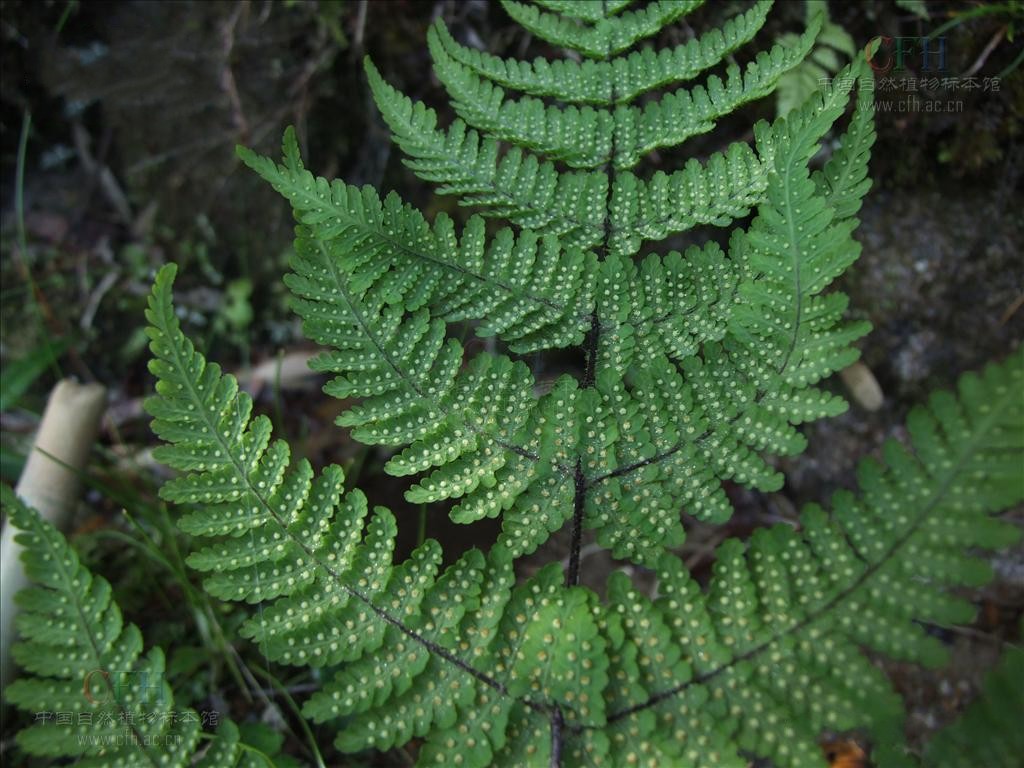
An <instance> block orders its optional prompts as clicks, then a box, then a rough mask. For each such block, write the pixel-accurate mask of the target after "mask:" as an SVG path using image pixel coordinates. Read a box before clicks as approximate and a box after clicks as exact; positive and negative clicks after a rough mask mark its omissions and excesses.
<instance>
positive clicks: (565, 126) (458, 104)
mask: <svg viewBox="0 0 1024 768" xmlns="http://www.w3.org/2000/svg"><path fill="white" fill-rule="evenodd" d="M821 20H822V17H821V15H820V14H817V15H815V16H813V17H812V18H811V20H810V21H809V22H808V27H807V29H806V30H805V32H804V33H803V34H802V35H801V36H800V38H799V41H798V42H797V43H796V44H795V45H784V44H782V43H778V44H776V45H775V46H774V47H773V48H772V49H771V50H769V51H762V52H761V53H759V54H758V55H757V57H756V59H755V60H754V61H752V62H750V63H749V64H748V65H747V66H746V68H745V70H742V71H741V70H740V69H739V67H737V66H735V65H733V66H730V67H729V69H728V71H727V74H726V79H725V81H723V80H722V79H721V78H719V77H717V76H715V75H712V76H711V77H709V78H708V80H707V84H706V85H698V86H694V87H693V88H690V89H687V88H681V89H678V90H676V91H674V92H671V93H668V94H665V95H664V96H662V97H661V98H660V99H658V100H656V101H652V102H649V103H647V104H645V105H644V106H643V107H635V106H625V105H620V106H618V107H616V108H615V109H614V110H609V109H605V108H593V107H589V106H584V107H575V106H567V107H559V106H553V105H545V104H544V102H543V101H541V100H539V99H536V98H533V97H531V96H525V97H523V98H521V99H507V98H506V97H505V93H504V90H503V89H502V88H501V87H499V86H495V85H493V84H492V83H491V82H490V81H487V80H484V79H482V78H481V77H480V76H478V75H477V74H475V73H474V72H473V70H471V69H470V68H469V67H467V66H465V65H463V64H461V63H459V62H458V61H456V60H455V59H453V58H452V57H451V56H449V55H448V53H447V51H446V50H445V49H444V47H443V46H435V47H434V50H433V54H434V70H435V72H436V73H437V76H438V78H439V79H440V80H441V82H442V83H443V84H444V86H445V88H446V90H447V91H448V93H449V95H450V96H451V98H452V105H453V106H454V108H455V111H456V112H457V113H458V115H459V116H460V117H461V118H462V119H463V120H465V122H466V123H467V124H469V125H470V126H472V127H474V128H476V129H477V130H479V131H481V132H483V133H484V134H486V135H487V136H489V137H493V138H496V139H501V140H503V141H507V142H509V143H511V144H514V145H516V146H520V147H524V148H527V149H530V150H533V151H535V152H539V153H541V154H543V155H545V156H546V157H549V158H551V159H553V160H561V161H563V162H564V163H566V164H567V165H568V166H570V167H572V168H581V169H596V168H600V167H602V166H604V165H605V164H606V163H611V164H612V166H613V167H614V168H616V169H620V170H622V169H627V168H631V167H632V166H634V165H635V164H636V163H637V162H639V160H640V158H641V157H642V156H643V155H644V154H646V153H648V152H650V151H651V150H654V149H657V148H659V147H666V146H677V145H679V144H682V143H683V142H685V141H686V140H687V139H689V138H692V137H693V136H697V135H699V134H702V133H706V132H708V131H710V130H712V129H713V128H714V126H715V121H716V120H717V119H718V118H720V117H722V116H723V115H727V114H729V113H730V112H732V111H734V110H735V109H736V108H737V107H739V106H740V105H741V104H745V103H747V102H749V101H752V100H754V99H758V98H761V97H762V96H765V95H767V94H768V93H771V91H772V90H773V89H774V88H775V85H776V83H777V82H778V79H779V78H780V77H781V76H782V74H783V73H785V72H786V71H788V70H789V69H791V68H792V67H794V66H796V65H797V64H798V63H799V62H801V61H802V60H803V59H804V57H805V56H806V55H807V52H808V51H809V50H810V48H811V46H812V45H813V44H814V40H815V38H816V37H817V34H818V32H819V30H820V28H821ZM613 101H614V100H613ZM613 137H614V141H613Z"/></svg>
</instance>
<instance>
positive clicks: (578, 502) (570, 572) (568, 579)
mask: <svg viewBox="0 0 1024 768" xmlns="http://www.w3.org/2000/svg"><path fill="white" fill-rule="evenodd" d="M575 483H576V490H575V493H574V495H573V503H572V541H571V542H570V544H569V566H568V568H567V569H566V572H565V585H566V586H567V587H575V586H576V585H577V584H579V583H580V545H581V543H582V539H583V511H584V509H585V507H586V501H587V481H586V478H585V477H584V476H583V462H582V461H581V460H579V459H577V460H576V477H575Z"/></svg>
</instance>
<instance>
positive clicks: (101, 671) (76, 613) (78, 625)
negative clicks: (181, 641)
mask: <svg viewBox="0 0 1024 768" xmlns="http://www.w3.org/2000/svg"><path fill="white" fill-rule="evenodd" d="M0 499H2V502H3V508H4V511H5V512H6V513H7V515H8V518H7V519H8V524H10V525H14V526H15V527H16V528H18V530H19V531H20V533H19V534H18V535H17V540H18V542H19V543H20V544H21V545H22V546H23V547H24V550H23V553H22V560H23V561H24V562H25V570H26V573H27V574H28V577H29V579H30V580H31V581H32V583H33V586H31V587H28V588H26V589H24V590H23V591H22V592H20V593H19V594H18V596H17V598H16V600H17V602H18V604H19V606H20V607H21V612H20V613H19V614H18V617H17V627H18V632H19V634H20V636H21V638H22V642H20V643H19V644H17V645H15V646H14V650H13V655H14V659H15V661H17V663H18V664H19V666H21V667H22V668H23V669H24V670H25V671H26V672H28V673H29V675H28V676H26V677H23V678H21V679H19V680H16V681H15V682H13V683H12V684H11V685H9V686H8V687H7V688H6V690H5V691H4V697H5V700H6V701H7V702H8V703H10V704H12V705H14V706H16V707H18V708H19V709H21V710H23V711H25V712H29V713H34V715H35V721H36V722H35V723H34V724H33V725H30V726H28V727H27V728H24V729H22V730H21V731H19V732H18V735H17V742H18V745H19V746H20V747H21V748H22V749H23V750H25V752H27V753H28V754H30V755H34V756H37V757H48V758H64V757H67V758H75V765H81V766H97V768H100V767H101V766H111V765H123V766H186V765H191V764H192V762H193V759H194V758H196V759H198V758H199V757H202V761H201V763H200V764H201V765H210V766H217V767H218V768H230V767H233V766H257V765H271V763H269V762H268V761H263V760H257V759H256V758H255V757H254V755H253V754H252V753H251V752H249V751H247V748H246V747H245V745H243V744H241V743H240V741H239V735H238V729H237V728H235V726H234V725H233V724H232V723H231V722H230V721H225V722H224V723H223V724H222V725H221V727H220V729H219V731H218V732H217V735H216V736H215V737H214V738H213V741H212V744H210V745H208V746H204V745H203V744H202V743H201V742H200V734H201V728H200V717H199V715H198V714H197V713H196V712H194V711H193V710H191V709H176V708H175V704H174V697H173V695H172V693H171V689H170V686H168V684H167V683H166V682H165V681H164V654H163V651H162V650H161V649H160V648H152V649H150V650H149V651H148V652H147V653H145V654H144V653H143V650H142V649H143V641H142V634H141V633H140V632H139V629H138V627H136V626H135V625H134V624H127V625H126V624H125V623H124V620H123V619H122V616H121V609H120V608H119V607H118V605H117V603H115V602H114V601H113V598H112V594H111V588H110V584H108V583H107V581H106V580H105V579H103V578H102V577H99V576H95V575H93V574H92V573H90V572H89V571H88V570H87V569H86V568H85V567H84V566H83V565H81V563H80V562H79V560H78V556H77V554H75V551H74V550H73V549H72V548H71V547H70V546H69V545H68V543H67V541H66V540H65V539H64V537H63V536H62V535H61V534H60V532H59V531H57V530H56V529H55V528H54V527H53V526H52V525H51V524H50V523H48V522H47V521H46V520H44V519H42V518H41V517H40V516H39V513H38V512H36V511H35V510H34V509H31V508H30V507H28V506H26V505H25V504H24V503H23V502H22V501H21V500H20V499H18V498H17V497H16V496H15V495H14V492H13V491H11V489H10V488H8V487H7V486H0Z"/></svg>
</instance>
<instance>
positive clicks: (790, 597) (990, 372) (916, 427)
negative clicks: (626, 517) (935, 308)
mask: <svg viewBox="0 0 1024 768" xmlns="http://www.w3.org/2000/svg"><path fill="white" fill-rule="evenodd" d="M1022 383H1024V354H1022V353H1021V352H1020V351H1018V352H1016V353H1015V354H1014V355H1013V356H1012V357H1011V359H1010V360H1008V361H1007V362H1006V363H1004V364H1003V365H1001V366H995V365H993V366H989V367H988V368H987V369H986V370H985V371H984V373H983V374H981V375H980V376H978V375H974V374H968V375H967V376H965V377H963V378H962V379H961V381H960V385H959V397H958V398H957V397H954V396H953V395H951V394H949V393H945V392H940V393H937V394H935V395H933V396H932V398H931V400H930V401H929V404H928V407H927V408H926V409H925V408H922V409H919V410H916V411H914V412H913V413H912V414H911V417H910V419H909V428H910V434H911V440H912V442H913V448H914V452H913V453H911V452H910V451H908V450H907V449H906V448H904V447H903V446H900V445H898V444H896V443H890V444H888V445H887V446H886V449H885V454H886V461H887V464H888V467H887V468H884V469H883V468H881V467H879V466H878V465H874V464H871V463H867V464H865V465H863V466H862V468H861V473H860V475H861V487H862V495H861V497H860V498H856V497H854V496H853V495H852V494H848V493H840V494H837V495H836V496H835V497H834V499H833V511H832V513H831V514H827V513H826V512H825V511H823V510H822V509H821V508H819V507H816V506H813V505H812V506H810V507H808V508H807V509H805V511H804V513H803V515H802V517H801V527H800V530H799V531H797V530H794V529H793V528H791V527H789V526H776V527H773V528H770V529H765V530H762V531H759V532H758V533H757V534H755V536H754V537H753V538H752V540H751V541H750V543H749V545H748V546H746V547H745V546H744V545H743V544H742V543H741V542H739V541H736V540H731V541H727V542H726V543H724V544H723V545H721V546H720V547H719V549H718V551H717V553H716V565H715V573H714V578H713V580H712V583H711V585H710V587H709V589H708V590H707V592H706V593H704V592H702V591H701V589H700V587H699V586H697V585H696V583H695V582H694V581H693V580H692V578H690V577H689V576H688V575H687V574H686V573H685V571H683V569H682V568H681V566H680V564H679V562H678V561H677V560H676V559H675V558H672V557H670V556H665V557H664V558H663V559H662V562H661V565H660V567H659V577H660V578H659V588H658V589H659V593H660V594H661V595H662V596H661V597H660V598H659V599H658V601H657V602H656V604H655V606H656V609H657V610H656V611H655V615H659V616H660V617H661V621H663V622H664V624H665V625H666V626H667V627H669V628H670V630H671V636H672V641H671V642H668V641H666V638H665V632H664V631H663V630H660V629H658V624H657V623H655V622H652V620H651V619H650V618H648V621H649V622H652V623H651V624H650V627H651V630H650V632H649V633H648V634H643V635H642V636H641V638H640V639H638V640H635V641H633V644H634V645H635V646H636V649H637V650H636V654H639V653H643V652H647V653H657V652H658V649H660V652H661V653H662V654H663V655H664V658H665V662H664V663H665V664H668V665H670V666H671V667H672V670H673V671H672V672H671V674H670V675H668V676H669V677H672V678H674V679H675V680H676V682H675V684H674V685H671V686H667V687H666V686H664V684H663V683H662V684H659V683H658V682H656V681H655V682H654V683H653V684H651V683H648V684H647V685H645V688H646V690H647V691H648V692H649V694H648V696H647V698H646V699H643V700H641V701H637V700H636V699H635V698H633V699H632V700H633V701H634V703H633V704H632V705H629V706H619V707H618V708H617V709H611V710H610V711H609V714H608V720H609V723H610V724H611V729H610V730H611V733H610V734H608V733H606V734H605V735H606V736H607V737H608V738H609V740H610V741H611V743H612V744H616V745H619V748H618V751H613V756H614V757H613V762H614V764H625V763H627V762H629V761H630V760H636V759H639V758H640V757H641V756H651V755H654V756H657V757H658V758H659V759H665V760H676V761H678V764H698V765H705V764H709V762H704V761H705V760H708V758H707V757H706V756H705V757H701V755H702V754H704V755H706V753H705V752H703V749H704V748H705V746H706V744H707V743H714V742H715V739H716V738H719V737H720V736H721V734H722V731H723V727H724V731H725V733H726V734H727V735H728V738H729V740H730V741H731V743H732V746H731V747H730V750H731V751H735V750H736V749H742V750H746V751H749V752H751V753H754V754H758V755H764V756H768V757H771V758H772V759H773V760H774V761H775V763H776V764H777V765H786V766H795V765H815V764H818V761H820V753H819V752H818V749H817V746H816V741H817V737H818V734H819V733H820V732H821V731H822V730H825V729H832V730H847V729H851V728H858V727H869V728H871V729H873V731H874V734H875V735H876V744H878V745H879V752H880V759H881V760H883V761H893V762H892V764H904V763H905V761H904V760H903V759H902V758H901V757H900V756H899V755H898V754H896V753H895V752H894V745H895V744H898V742H899V739H898V737H897V736H896V733H897V732H898V730H899V729H900V728H901V724H900V720H901V717H902V708H901V707H900V706H899V703H898V701H897V700H896V699H895V697H894V695H893V694H892V693H891V691H889V688H888V684H887V682H886V681H885V679H884V678H883V677H882V676H881V675H880V673H879V671H878V670H877V669H876V668H875V667H874V666H873V665H872V664H871V663H870V662H869V661H868V660H867V658H866V657H865V656H863V655H861V652H860V650H859V649H860V648H864V647H866V648H870V649H873V650H876V651H880V652H883V653H885V654H887V655H889V656H897V657H903V658H909V659H914V660H919V661H924V662H925V663H928V664H940V663H942V662H943V661H944V659H945V655H946V653H945V649H944V648H943V647H942V646H941V644H940V643H939V642H938V641H937V640H935V638H933V637H932V636H930V635H929V634H928V633H927V632H925V631H924V629H922V628H921V627H920V626H919V623H922V622H923V623H936V624H939V625H946V624H950V623H958V622H963V621H968V620H970V617H971V615H972V613H973V608H972V606H971V605H970V604H968V603H966V602H965V601H964V600H962V599H961V598H958V597H954V596H953V595H950V594H948V593H947V592H945V589H946V588H948V587H950V586H954V585H958V584H979V583H982V582H984V581H985V580H986V579H987V578H988V577H989V575H990V574H989V571H988V567H987V564H985V563H984V561H982V560H979V559H978V558H976V557H974V556H970V555H968V554H967V551H966V550H967V548H969V547H995V546H1002V545H1005V544H1007V543H1009V542H1012V541H1013V540H1014V539H1017V538H1019V531H1017V530H1016V529H1015V528H1014V527H1013V526H1011V525H1010V524H1009V523H1005V522H1001V521H999V520H997V519H994V518H992V517H990V514H991V513H993V512H996V511H999V510H1001V509H1004V508H1005V507H1007V506H1009V505H1012V504H1015V503H1018V502H1019V501H1020V500H1021V499H1024V477H1022V476H1021V474H1020V472H1019V460H1020V456H1021V455H1022V452H1024V404H1022V402H1021V399H1020V397H1019V394H1018V393H1019V391H1020V386H1021V384H1022ZM1010 456H1012V457H1013V458H1010ZM622 603H623V604H625V605H627V606H634V605H639V606H641V607H640V608H638V609H634V610H636V612H637V614H638V615H640V616H646V615H647V613H648V612H647V610H645V608H644V607H643V606H644V601H643V599H641V598H640V597H639V596H637V595H636V594H631V595H630V596H629V597H628V598H627V599H625V600H623V601H622ZM915 622H916V623H915ZM628 642H629V641H628V640H627V643H628ZM673 645H675V647H677V648H678V649H679V650H681V651H682V659H683V662H685V663H686V664H688V665H689V666H690V671H689V672H682V673H681V672H680V667H679V664H678V663H674V662H672V661H671V658H672V657H671V656H669V655H668V654H669V653H670V652H671V653H675V651H674V650H672V648H673ZM618 653H619V658H620V659H622V658H635V654H633V653H629V654H625V653H624V652H623V650H622V649H621V648H620V650H619V652H618ZM620 663H621V662H620ZM622 669H628V667H622ZM615 671H616V670H615V668H614V667H613V669H612V671H611V674H610V677H611V678H612V679H614V677H615ZM633 696H634V697H635V694H633ZM623 698H625V697H623V696H622V695H621V694H618V700H619V701H621V700H622V699H623ZM706 701H716V702H720V706H721V709H720V710H718V711H717V713H715V714H713V716H714V717H715V718H716V720H717V723H716V726H714V727H713V728H712V732H713V733H708V732H707V731H706V729H704V728H700V727H699V726H696V725H695V717H696V716H697V711H699V710H697V709H696V708H697V707H700V706H701V702H706ZM652 715H653V717H652ZM655 722H656V723H657V724H658V725H657V727H655ZM668 734H675V735H676V737H677V738H678V742H676V741H674V740H671V739H668V738H667V736H668ZM713 734H715V735H713ZM705 738H707V739H708V742H705V741H704V739H705ZM882 764H890V763H889V762H882ZM954 764H955V763H954Z"/></svg>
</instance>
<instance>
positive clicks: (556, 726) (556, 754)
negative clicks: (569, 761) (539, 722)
mask: <svg viewBox="0 0 1024 768" xmlns="http://www.w3.org/2000/svg"><path fill="white" fill-rule="evenodd" d="M564 725H565V720H564V718H563V717H562V710H561V709H560V708H559V707H557V706H556V707H555V709H554V711H553V712H552V713H551V761H550V762H549V765H550V766H551V768H558V767H559V766H560V765H561V764H562V730H563V728H562V726H564Z"/></svg>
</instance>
